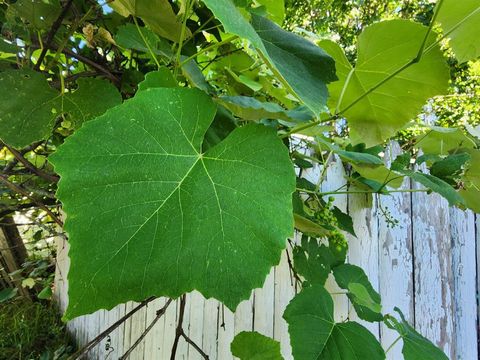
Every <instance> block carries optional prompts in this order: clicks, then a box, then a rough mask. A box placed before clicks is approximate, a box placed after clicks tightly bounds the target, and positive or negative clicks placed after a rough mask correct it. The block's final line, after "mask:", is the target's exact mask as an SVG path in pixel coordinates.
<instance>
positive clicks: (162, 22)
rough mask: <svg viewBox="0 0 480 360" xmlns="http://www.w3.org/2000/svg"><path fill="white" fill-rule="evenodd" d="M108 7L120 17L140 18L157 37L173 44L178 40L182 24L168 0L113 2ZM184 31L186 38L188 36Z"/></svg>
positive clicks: (122, 0)
mask: <svg viewBox="0 0 480 360" xmlns="http://www.w3.org/2000/svg"><path fill="white" fill-rule="evenodd" d="M108 5H109V6H110V7H111V8H112V9H113V10H115V11H116V12H118V13H119V14H120V15H122V16H125V17H127V16H129V15H133V16H136V17H139V18H141V19H142V20H143V21H144V22H145V24H146V25H148V26H149V27H150V29H152V30H153V31H154V32H155V33H157V34H158V35H160V36H162V37H164V38H166V39H168V40H172V41H175V42H178V41H179V40H180V33H181V32H182V23H181V22H180V21H179V20H178V19H177V16H176V15H175V13H174V12H173V9H172V6H171V5H170V3H169V2H168V0H115V1H113V2H110V3H108ZM190 35H191V33H190V30H189V29H188V28H187V29H186V36H190Z"/></svg>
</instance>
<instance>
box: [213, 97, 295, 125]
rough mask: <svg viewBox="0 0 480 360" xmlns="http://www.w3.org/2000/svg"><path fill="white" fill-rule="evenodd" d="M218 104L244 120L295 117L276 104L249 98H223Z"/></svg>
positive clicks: (289, 118)
mask: <svg viewBox="0 0 480 360" xmlns="http://www.w3.org/2000/svg"><path fill="white" fill-rule="evenodd" d="M218 102H219V103H220V104H222V105H223V106H225V107H226V108H227V109H229V110H230V111H231V112H232V113H233V114H235V116H237V117H239V118H241V119H244V120H262V119H280V120H291V116H292V115H293V116H295V113H293V112H291V111H288V110H285V109H284V108H282V107H281V106H280V105H278V104H276V103H271V102H261V101H259V100H257V99H255V98H253V97H249V96H222V97H220V98H219V99H218Z"/></svg>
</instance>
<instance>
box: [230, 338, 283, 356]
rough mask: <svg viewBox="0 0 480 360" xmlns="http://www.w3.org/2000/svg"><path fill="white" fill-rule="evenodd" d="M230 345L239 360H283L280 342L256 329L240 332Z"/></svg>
mask: <svg viewBox="0 0 480 360" xmlns="http://www.w3.org/2000/svg"><path fill="white" fill-rule="evenodd" d="M230 347H231V350H232V354H233V355H234V356H236V357H238V358H239V359H240V360H283V357H282V355H281V353H280V343H279V342H278V341H275V340H273V339H271V338H269V337H267V336H264V335H262V334H259V333H258V332H256V331H253V332H246V331H243V332H241V333H240V334H238V335H237V336H235V339H233V342H232V344H231V346H230Z"/></svg>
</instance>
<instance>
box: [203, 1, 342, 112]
mask: <svg viewBox="0 0 480 360" xmlns="http://www.w3.org/2000/svg"><path fill="white" fill-rule="evenodd" d="M204 3H205V4H206V5H207V6H208V7H209V8H210V10H211V11H212V12H213V14H214V15H215V17H216V18H217V19H218V20H220V22H221V23H222V24H223V27H224V28H225V31H227V32H229V33H232V34H235V35H238V36H240V37H241V38H244V39H247V40H249V41H250V42H251V43H252V45H253V46H254V47H255V48H256V49H257V50H258V51H259V53H260V54H261V55H262V57H263V58H264V60H265V61H266V62H267V63H269V64H270V66H271V67H272V68H273V70H274V71H275V72H276V75H277V76H278V77H279V80H282V81H284V82H285V83H286V84H288V87H289V88H291V90H292V92H293V93H294V94H295V95H296V96H297V97H298V98H299V99H300V100H301V101H302V102H303V103H304V104H305V105H307V106H308V107H309V108H310V109H311V110H312V111H313V112H314V113H315V114H316V115H319V114H320V113H321V112H322V111H324V110H325V104H326V101H327V97H328V91H327V88H326V83H328V82H331V81H333V80H335V79H336V78H335V64H334V61H333V59H332V58H331V57H330V56H328V55H327V54H326V53H325V52H324V51H323V50H322V49H320V48H319V47H318V46H316V45H314V44H312V43H311V42H309V41H307V40H305V39H303V38H302V37H300V36H298V35H295V34H292V33H290V32H288V31H285V30H283V29H281V28H280V27H278V26H277V25H275V24H274V23H273V22H271V21H269V20H268V19H266V18H263V17H260V16H257V15H254V14H251V19H252V23H251V24H250V23H249V22H248V20H247V19H245V18H244V17H243V15H242V13H241V12H240V11H239V10H238V9H237V8H236V7H235V5H234V3H233V2H232V1H231V0H204Z"/></svg>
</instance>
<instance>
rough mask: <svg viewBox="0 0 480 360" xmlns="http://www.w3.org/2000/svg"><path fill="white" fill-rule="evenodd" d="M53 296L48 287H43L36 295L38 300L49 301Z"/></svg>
mask: <svg viewBox="0 0 480 360" xmlns="http://www.w3.org/2000/svg"><path fill="white" fill-rule="evenodd" d="M52 295H53V292H52V288H51V286H50V285H47V286H45V287H44V288H43V289H42V291H40V292H39V293H38V295H37V297H38V298H39V299H50V298H51V297H52Z"/></svg>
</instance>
